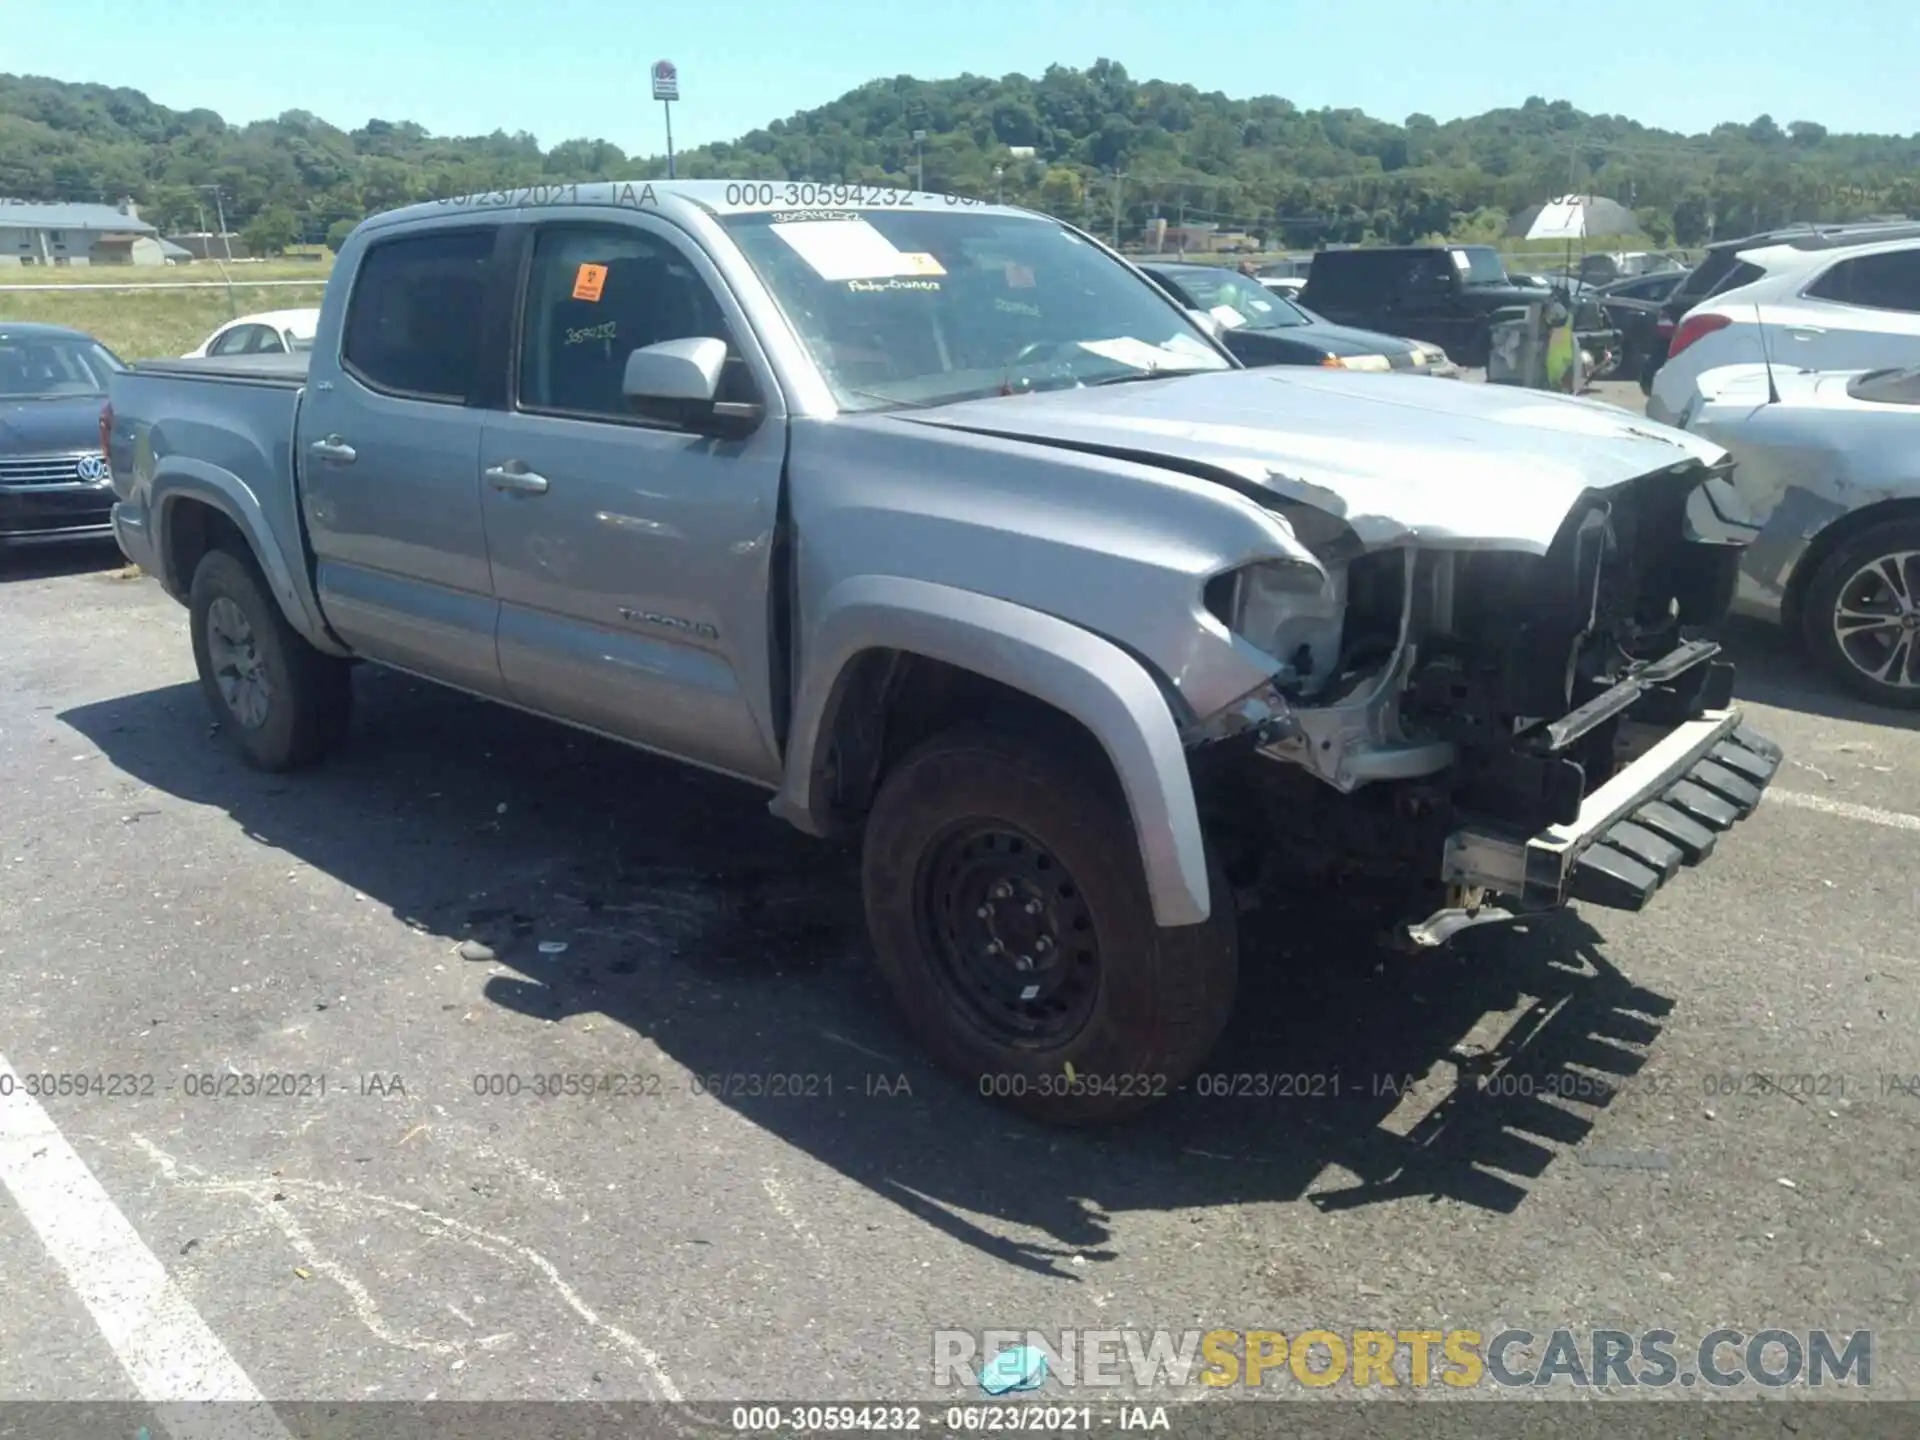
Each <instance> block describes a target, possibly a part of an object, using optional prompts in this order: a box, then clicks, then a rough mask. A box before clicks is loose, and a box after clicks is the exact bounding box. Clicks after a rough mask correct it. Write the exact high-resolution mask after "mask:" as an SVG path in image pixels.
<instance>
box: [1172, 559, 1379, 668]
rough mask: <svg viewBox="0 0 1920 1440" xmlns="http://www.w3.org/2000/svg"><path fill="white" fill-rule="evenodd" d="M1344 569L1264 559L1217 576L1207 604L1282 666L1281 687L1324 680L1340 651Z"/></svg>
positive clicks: (1208, 587)
mask: <svg viewBox="0 0 1920 1440" xmlns="http://www.w3.org/2000/svg"><path fill="white" fill-rule="evenodd" d="M1344 582H1345V570H1344V569H1342V568H1339V567H1336V568H1334V569H1333V570H1328V569H1326V568H1323V567H1322V566H1320V565H1318V564H1308V563H1302V562H1301V561H1297V560H1265V561H1258V562H1256V563H1254V564H1252V565H1246V566H1242V567H1240V568H1239V569H1237V570H1230V571H1228V572H1226V573H1225V574H1221V575H1216V576H1215V577H1214V578H1213V580H1212V581H1211V582H1209V584H1208V585H1207V589H1206V605H1207V608H1208V609H1209V610H1210V611H1212V612H1213V614H1214V616H1215V618H1217V619H1218V620H1220V622H1221V623H1222V624H1224V625H1225V626H1226V627H1227V628H1228V629H1229V630H1230V631H1232V632H1233V633H1234V634H1235V635H1237V636H1238V637H1239V638H1240V639H1241V640H1243V641H1245V642H1246V643H1247V644H1249V645H1251V646H1253V647H1254V648H1255V649H1256V650H1259V651H1260V652H1261V653H1262V654H1264V655H1267V656H1269V657H1271V658H1272V659H1273V660H1275V661H1276V662H1278V663H1279V667H1280V668H1279V669H1278V670H1277V671H1276V672H1275V675H1274V678H1275V679H1276V680H1278V681H1281V682H1282V683H1297V682H1302V681H1305V682H1308V683H1311V682H1312V681H1315V680H1324V678H1325V677H1326V675H1327V674H1328V673H1330V672H1331V670H1332V666H1333V661H1334V659H1335V658H1336V657H1337V655H1338V653H1339V644H1340V629H1341V622H1342V620H1343V619H1344V617H1345V610H1346V586H1345V583H1344Z"/></svg>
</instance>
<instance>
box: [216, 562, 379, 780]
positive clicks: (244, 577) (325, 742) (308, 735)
mask: <svg viewBox="0 0 1920 1440" xmlns="http://www.w3.org/2000/svg"><path fill="white" fill-rule="evenodd" d="M220 602H227V603H230V604H231V605H232V606H233V607H235V608H236V609H237V610H238V612H239V614H240V617H241V618H242V619H243V620H244V622H245V625H246V628H247V630H248V632H249V638H250V640H251V645H252V653H251V662H250V663H251V665H252V667H253V668H254V670H255V671H256V672H257V673H258V674H260V675H263V676H264V677H265V680H266V690H265V692H264V699H263V702H262V705H261V707H260V709H259V710H258V711H256V712H255V713H253V714H252V715H248V714H246V713H243V712H244V711H245V710H246V709H247V707H246V706H244V705H237V704H236V703H232V702H229V700H228V698H227V696H226V694H225V693H223V691H222V688H221V677H220V674H219V673H217V671H216V665H215V660H214V651H215V649H216V647H217V646H219V645H220V644H221V643H222V641H221V640H220V639H217V638H216V637H215V635H214V634H213V631H212V630H211V629H210V625H211V621H210V617H212V616H213V615H214V613H215V607H216V605H218V604H220ZM221 613H222V615H223V616H224V615H225V613H226V612H225V611H224V610H223V611H222V612H221ZM188 614H189V616H190V620H191V625H192V629H193V663H194V665H195V666H196V667H197V668H198V670H199V671H200V692H201V694H202V695H204V696H205V697H206V701H207V705H208V707H209V708H210V709H211V710H212V711H213V715H214V718H215V719H216V720H217V721H219V723H220V731H221V733H222V734H223V735H225V736H226V737H227V738H228V739H229V740H230V741H231V742H232V743H233V745H234V746H235V748H237V749H238V750H239V752H240V754H241V755H242V757H244V758H245V760H246V761H247V763H248V764H250V765H252V766H254V767H255V768H256V769H259V770H268V771H279V770H293V769H298V768H299V767H301V766H303V765H310V764H312V763H313V762H314V761H316V760H318V759H320V757H321V756H323V755H324V754H326V753H327V751H328V750H330V749H332V748H333V746H334V745H335V744H337V743H338V742H339V740H340V739H341V737H342V736H343V735H345V733H346V729H347V720H348V716H349V714H350V713H351V710H352V700H353V682H352V675H351V672H350V671H349V669H348V667H347V665H346V664H345V662H343V661H340V660H337V659H335V658H334V657H333V656H331V655H323V654H321V653H320V652H319V651H318V650H316V649H314V648H313V646H312V645H310V644H308V643H307V641H306V640H305V639H303V638H302V637H301V636H300V635H299V634H297V633H296V632H295V631H294V629H293V627H292V626H291V625H289V624H288V623H287V617H286V616H285V615H284V614H282V613H281V610H280V605H279V602H278V601H276V600H275V599H274V598H273V596H272V594H271V593H270V592H269V590H268V588H267V584H266V582H265V580H264V579H262V578H261V575H260V571H259V569H258V567H257V566H256V565H255V564H254V562H253V558H252V557H251V556H247V557H245V558H242V557H241V556H238V555H235V554H233V553H232V552H231V551H227V550H209V551H208V552H207V553H206V555H205V556H204V557H202V559H201V561H200V564H199V567H198V568H197V569H196V570H195V571H194V572H193V585H192V588H191V590H190V591H189V594H188Z"/></svg>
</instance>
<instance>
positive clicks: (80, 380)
mask: <svg viewBox="0 0 1920 1440" xmlns="http://www.w3.org/2000/svg"><path fill="white" fill-rule="evenodd" d="M122 368H123V367H122V366H121V364H120V362H119V361H118V360H116V359H114V358H113V356H112V355H111V354H110V353H108V351H107V349H106V347H105V346H103V345H101V344H99V343H97V342H95V341H92V340H80V339H68V338H66V337H64V336H54V337H52V338H46V337H42V336H33V335H9V334H7V333H6V332H5V331H0V398H4V399H8V400H52V399H56V398H58V397H60V396H63V395H104V394H106V393H107V377H108V376H109V375H111V374H112V373H113V372H114V371H116V370H119V369H122Z"/></svg>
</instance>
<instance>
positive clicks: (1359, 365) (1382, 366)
mask: <svg viewBox="0 0 1920 1440" xmlns="http://www.w3.org/2000/svg"><path fill="white" fill-rule="evenodd" d="M1320 366H1321V368H1322V369H1325V370H1391V369H1392V368H1393V362H1392V361H1391V360H1389V359H1387V357H1386V356H1384V355H1329V356H1327V358H1326V359H1324V360H1322V361H1321V362H1320Z"/></svg>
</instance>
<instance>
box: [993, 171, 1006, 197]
mask: <svg viewBox="0 0 1920 1440" xmlns="http://www.w3.org/2000/svg"><path fill="white" fill-rule="evenodd" d="M1006 173H1007V172H1006V169H1005V168H1004V167H1003V166H999V165H996V166H994V167H993V203H994V204H996V205H1004V204H1006V203H1007V182H1006V179H1005V176H1006Z"/></svg>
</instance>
